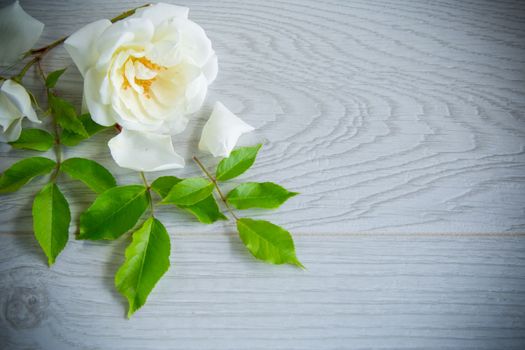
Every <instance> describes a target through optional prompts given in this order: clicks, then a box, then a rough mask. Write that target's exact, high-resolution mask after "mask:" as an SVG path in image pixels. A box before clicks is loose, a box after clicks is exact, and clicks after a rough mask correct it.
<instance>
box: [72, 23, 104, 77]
mask: <svg viewBox="0 0 525 350" xmlns="http://www.w3.org/2000/svg"><path fill="white" fill-rule="evenodd" d="M110 25H111V22H110V21H109V20H107V19H101V20H99V21H96V22H93V23H90V24H88V25H86V26H84V27H82V28H81V29H79V30H78V31H76V32H75V33H73V34H72V35H71V36H70V37H69V38H68V39H67V40H66V41H65V42H64V47H65V48H66V51H67V52H68V53H69V55H70V56H71V58H72V59H73V62H75V64H76V66H77V68H78V70H79V71H80V74H82V76H85V74H86V72H87V71H88V69H89V68H91V67H92V66H94V65H95V63H96V61H97V57H98V52H97V50H96V43H97V40H98V38H99V37H100V35H101V34H102V32H104V30H106V28H108V27H109V26H110Z"/></svg>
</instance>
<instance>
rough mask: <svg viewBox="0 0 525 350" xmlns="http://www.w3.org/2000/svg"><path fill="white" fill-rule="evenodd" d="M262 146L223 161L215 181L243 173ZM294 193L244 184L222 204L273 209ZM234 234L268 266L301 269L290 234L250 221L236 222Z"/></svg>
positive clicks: (237, 152) (271, 186)
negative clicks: (293, 266) (287, 265)
mask: <svg viewBox="0 0 525 350" xmlns="http://www.w3.org/2000/svg"><path fill="white" fill-rule="evenodd" d="M260 148H261V145H257V146H253V147H242V148H239V149H237V150H235V151H233V152H232V153H231V155H230V156H229V157H228V158H225V159H223V160H222V161H221V162H220V163H219V164H218V166H217V170H216V172H215V178H216V180H217V181H226V180H230V179H233V178H236V177H237V176H239V175H241V174H243V173H244V172H246V171H247V170H248V169H249V168H250V167H251V166H252V165H253V164H254V162H255V159H256V157H257V153H258V152H259V150H260ZM297 194H298V193H297V192H290V191H288V190H287V189H285V188H284V187H282V186H280V185H278V184H275V183H273V182H246V183H241V184H239V185H238V186H236V187H235V188H233V189H232V190H231V191H230V192H229V193H228V194H227V196H226V198H225V202H226V204H227V205H228V206H231V207H233V208H235V209H239V210H244V209H251V208H261V209H275V208H278V207H280V206H281V205H282V204H283V203H284V202H286V201H287V200H288V199H290V198H291V197H293V196H295V195H297ZM237 231H238V232H239V236H240V238H241V240H242V242H243V243H244V245H245V246H246V248H247V249H248V250H249V251H250V253H251V254H252V255H253V256H254V257H256V258H257V259H260V260H262V261H264V262H267V263H270V264H292V265H296V266H299V267H301V268H303V265H302V264H301V262H300V261H299V260H298V259H297V256H296V253H295V247H294V242H293V239H292V236H291V234H290V233H289V232H288V231H286V230H285V229H284V228H282V227H280V226H277V225H275V224H273V223H271V222H269V221H265V220H254V219H250V218H240V219H237Z"/></svg>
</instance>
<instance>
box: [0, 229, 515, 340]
mask: <svg viewBox="0 0 525 350" xmlns="http://www.w3.org/2000/svg"><path fill="white" fill-rule="evenodd" d="M170 231H171V232H176V231H175V230H173V229H172V230H170ZM171 237H172V242H173V244H174V250H173V254H172V257H171V261H172V264H173V267H172V268H171V269H170V270H169V271H168V272H167V274H166V276H165V277H164V278H163V279H162V280H161V282H160V283H159V284H158V286H157V287H156V288H155V290H154V291H153V293H152V294H151V296H150V299H149V301H148V304H147V305H146V307H144V308H143V309H141V310H139V311H138V312H137V313H136V314H135V315H134V316H133V318H132V319H131V320H126V319H125V312H126V305H125V300H124V299H123V298H122V297H121V296H120V295H119V294H118V293H117V292H116V291H115V290H114V288H113V282H112V281H113V280H112V275H113V273H114V272H115V271H116V269H117V267H118V265H120V263H121V262H122V260H123V251H124V246H125V244H126V243H127V242H126V240H119V241H118V242H117V243H109V244H107V243H106V244H104V243H88V242H81V241H73V242H71V243H70V245H69V249H68V250H66V251H65V252H64V254H63V255H62V256H61V257H60V259H59V261H58V263H57V264H56V265H55V266H54V267H53V268H51V269H48V268H47V267H46V266H45V261H44V259H43V257H42V255H41V253H40V251H39V248H38V246H37V243H35V242H34V240H32V239H31V236H28V235H22V236H20V235H18V234H17V235H5V234H4V235H2V236H1V239H2V245H1V246H0V266H1V270H0V295H1V304H0V305H2V310H4V311H3V312H2V317H0V330H1V329H3V331H0V334H2V332H3V335H4V339H5V340H4V348H5V349H54V350H61V349H123V350H124V349H126V350H128V349H276V350H277V349H348V348H352V349H370V348H389V349H401V348H404V349H408V348H411V349H421V348H424V349H444V348H449V349H452V348H454V349H522V348H523V345H524V344H525V336H524V335H525V283H524V278H525V263H524V262H525V249H523V242H524V239H523V237H512V236H505V237H497V236H492V237H490V236H486V237H483V236H476V237H472V236H468V237H461V236H453V235H443V236H421V235H404V236H403V235H399V236H395V237H394V236H392V235H373V234H367V235H299V236H298V237H297V238H296V241H297V246H298V250H299V252H300V254H301V258H302V260H303V262H304V263H305V264H306V266H307V268H308V269H307V270H306V271H300V270H298V269H296V268H293V267H288V266H268V265H264V264H261V263H257V262H255V261H253V259H252V258H251V257H250V256H249V255H248V254H247V253H246V251H245V250H244V248H243V247H242V245H241V243H240V242H239V240H238V239H237V237H236V236H235V235H226V234H219V235H217V234H201V235H195V234H193V233H191V234H177V233H175V234H172V235H171ZM21 252H23V254H21ZM0 348H1V347H0Z"/></svg>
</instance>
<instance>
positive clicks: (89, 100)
mask: <svg viewBox="0 0 525 350" xmlns="http://www.w3.org/2000/svg"><path fill="white" fill-rule="evenodd" d="M65 48H66V50H67V51H68V53H69V54H70V55H71V57H72V59H73V61H74V62H75V64H76V66H77V67H78V69H79V70H80V73H81V74H82V76H83V77H84V102H85V105H86V107H87V109H88V110H89V112H90V114H91V117H92V119H93V120H94V121H95V122H97V123H99V124H101V125H106V126H110V125H113V124H115V123H118V124H119V125H120V126H121V127H122V131H121V133H120V134H119V135H117V136H115V137H114V138H113V139H111V140H110V141H109V143H108V145H109V148H110V150H111V154H112V156H113V158H114V159H115V161H116V163H117V164H118V165H119V166H122V167H125V168H130V169H134V170H138V171H156V170H166V169H173V168H181V167H183V166H184V159H183V158H182V157H180V156H179V155H178V154H176V153H175V151H174V149H173V145H172V142H171V136H170V135H173V134H176V133H180V132H182V131H183V130H184V129H185V127H186V124H187V115H189V114H191V113H194V112H196V111H198V110H199V109H200V108H201V106H202V104H203V102H204V98H205V97H206V93H207V89H208V85H209V84H211V83H212V82H213V80H214V79H215V77H216V75H217V56H216V55H215V52H214V50H213V49H212V45H211V42H210V40H209V39H208V37H207V36H206V33H205V32H204V30H203V29H202V28H201V27H200V26H199V25H197V24H196V23H194V22H192V21H191V20H189V19H188V9H187V8H185V7H179V6H174V5H168V4H162V3H159V4H156V5H152V6H148V7H145V8H142V9H138V10H137V11H136V13H135V14H134V15H133V16H131V17H128V18H126V19H124V20H121V21H119V22H116V23H111V22H110V21H109V20H107V19H104V20H100V21H96V22H93V23H91V24H88V25H86V26H85V27H83V28H82V29H80V30H79V31H77V32H76V33H74V34H73V35H71V36H70V37H69V38H68V39H67V40H66V42H65Z"/></svg>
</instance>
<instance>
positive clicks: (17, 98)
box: [0, 79, 41, 123]
mask: <svg viewBox="0 0 525 350" xmlns="http://www.w3.org/2000/svg"><path fill="white" fill-rule="evenodd" d="M0 91H1V92H2V93H3V94H4V95H5V96H6V97H7V98H8V99H9V101H10V102H11V103H12V104H13V105H15V106H16V108H17V109H18V110H19V111H20V113H21V114H22V116H24V117H27V118H29V120H31V121H32V122H34V123H41V121H40V120H38V118H37V116H36V113H35V110H34V109H33V106H32V105H31V98H30V97H29V94H28V93H27V90H26V89H25V88H24V87H23V86H22V85H20V84H18V83H17V82H15V81H14V80H11V79H9V80H6V81H5V82H4V84H2V88H1V89H0Z"/></svg>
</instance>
